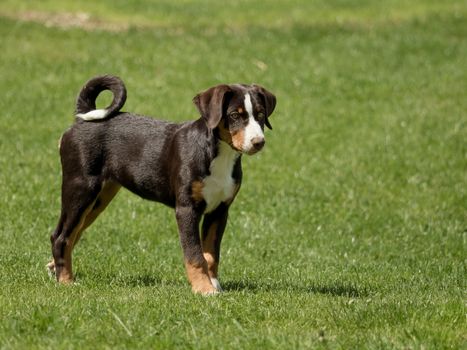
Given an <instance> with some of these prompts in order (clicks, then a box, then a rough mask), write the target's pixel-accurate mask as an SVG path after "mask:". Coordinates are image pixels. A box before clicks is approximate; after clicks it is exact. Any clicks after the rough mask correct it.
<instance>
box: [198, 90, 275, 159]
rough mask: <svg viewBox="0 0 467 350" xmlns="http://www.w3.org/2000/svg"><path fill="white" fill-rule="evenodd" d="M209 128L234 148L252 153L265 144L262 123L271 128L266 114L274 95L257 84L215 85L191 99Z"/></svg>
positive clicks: (273, 103) (270, 110)
mask: <svg viewBox="0 0 467 350" xmlns="http://www.w3.org/2000/svg"><path fill="white" fill-rule="evenodd" d="M193 102H194V103H195V105H196V107H198V110H199V112H200V113H201V116H202V118H203V119H204V121H205V122H206V125H207V126H208V128H210V129H212V130H216V132H217V133H218V135H219V137H220V138H221V140H222V141H225V142H227V143H228V144H229V145H230V146H231V147H232V148H233V149H235V150H236V151H238V152H241V153H246V154H255V153H256V152H258V151H260V150H261V149H262V148H263V146H264V144H265V140H264V126H265V125H266V126H267V127H268V128H269V129H272V126H271V123H270V122H269V117H270V115H271V114H272V112H273V111H274V108H275V107H276V97H275V96H274V95H273V94H272V93H270V92H269V91H267V90H266V89H265V88H263V87H261V86H259V85H243V84H235V85H218V86H214V87H212V88H210V89H208V90H206V91H204V92H202V93H200V94H198V95H196V96H195V97H194V98H193Z"/></svg>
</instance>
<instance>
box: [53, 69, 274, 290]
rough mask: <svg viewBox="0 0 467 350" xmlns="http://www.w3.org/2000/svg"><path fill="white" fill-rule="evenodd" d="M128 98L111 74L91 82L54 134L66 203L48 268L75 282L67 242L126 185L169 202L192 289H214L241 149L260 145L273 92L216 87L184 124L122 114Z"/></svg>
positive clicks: (77, 236)
mask: <svg viewBox="0 0 467 350" xmlns="http://www.w3.org/2000/svg"><path fill="white" fill-rule="evenodd" d="M104 90H110V91H111V92H112V93H113V100H112V103H111V104H110V105H109V106H108V107H107V108H106V109H96V105H95V101H96V98H97V96H98V95H99V93H100V92H102V91H104ZM125 100H126V89H125V86H124V84H123V82H122V81H121V80H120V79H119V78H117V77H114V76H109V75H106V76H99V77H95V78H93V79H91V80H90V81H88V82H87V83H86V85H85V86H84V87H83V88H82V90H81V92H80V94H79V95H78V99H77V105H76V122H75V123H74V124H73V126H71V128H69V129H68V130H67V131H66V132H65V133H64V134H63V135H62V138H61V141H60V156H61V163H62V207H61V214H60V219H59V221H58V225H57V227H56V229H55V230H54V232H53V233H52V235H51V242H52V255H53V260H52V261H51V262H50V263H49V264H48V268H49V269H50V271H51V272H52V273H54V274H55V276H56V278H57V280H58V282H62V283H69V282H72V281H73V273H72V263H71V261H72V259H71V256H72V251H73V247H74V246H75V245H76V243H77V242H78V240H79V239H80V237H81V235H82V233H83V231H84V230H85V229H86V228H87V227H88V226H89V225H91V224H92V223H93V222H94V220H95V219H96V218H97V216H98V215H99V214H100V213H101V212H102V211H103V210H104V209H105V208H106V207H107V205H108V204H109V202H110V201H111V200H112V198H114V196H115V195H116V194H117V192H118V190H119V189H120V188H121V187H125V188H127V189H128V190H130V191H131V192H133V193H135V194H137V195H139V196H141V197H142V198H145V199H149V200H153V201H157V202H160V203H163V204H166V205H168V206H170V207H172V208H174V209H175V216H176V219H177V224H178V229H179V233H180V241H181V246H182V249H183V255H184V262H185V268H186V272H187V275H188V279H189V281H190V283H191V287H192V290H193V291H194V292H195V293H202V294H213V293H217V292H219V291H220V290H221V286H220V284H219V281H218V277H217V276H218V265H219V256H220V244H221V239H222V235H223V233H224V229H225V226H226V222H227V215H228V210H229V206H230V205H231V204H232V201H233V200H234V198H235V196H236V195H237V192H238V190H239V188H240V184H241V181H242V166H241V158H242V154H249V155H251V154H255V153H257V152H259V151H260V150H261V149H262V148H263V147H264V144H265V140H264V132H263V131H264V125H266V126H267V127H269V128H271V124H270V123H269V117H270V115H271V113H272V112H273V110H274V107H275V105H276V98H275V96H274V95H273V94H272V93H270V92H269V91H267V90H266V89H264V88H263V87H261V86H258V85H243V84H235V85H218V86H215V87H212V88H210V89H208V90H206V91H204V92H202V93H200V94H198V95H197V96H195V98H194V99H193V102H194V103H195V105H196V107H197V108H198V110H199V112H200V114H201V117H200V118H199V119H197V120H194V121H188V122H184V123H180V124H176V123H170V122H166V121H160V120H155V119H153V118H148V117H143V116H138V115H134V114H131V113H127V112H120V108H122V106H123V104H124V103H125ZM200 226H201V228H200Z"/></svg>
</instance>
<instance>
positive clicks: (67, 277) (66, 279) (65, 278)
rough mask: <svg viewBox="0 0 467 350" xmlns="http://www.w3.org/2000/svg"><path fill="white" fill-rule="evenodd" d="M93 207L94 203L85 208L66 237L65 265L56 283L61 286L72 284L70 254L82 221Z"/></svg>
mask: <svg viewBox="0 0 467 350" xmlns="http://www.w3.org/2000/svg"><path fill="white" fill-rule="evenodd" d="M93 206H94V203H92V204H91V205H90V206H89V207H87V208H86V210H85V211H84V213H83V214H82V215H81V218H80V219H79V222H78V224H77V225H76V227H75V228H74V229H73V231H72V232H71V234H70V236H69V237H68V239H67V241H66V245H65V254H64V259H65V264H64V266H63V268H62V269H61V270H60V275H59V276H58V282H60V283H63V284H69V283H72V282H73V272H72V270H73V269H72V263H71V253H72V251H73V247H74V245H75V240H76V237H77V236H78V235H79V232H80V231H81V229H82V227H83V224H84V220H85V218H86V215H88V214H89V212H90V211H91V209H92V207H93Z"/></svg>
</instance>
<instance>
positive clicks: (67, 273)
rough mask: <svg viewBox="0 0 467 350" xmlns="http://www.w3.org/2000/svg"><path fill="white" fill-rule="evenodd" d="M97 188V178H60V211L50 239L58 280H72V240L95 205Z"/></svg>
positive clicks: (98, 183) (98, 188)
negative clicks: (69, 179) (55, 227)
mask: <svg viewBox="0 0 467 350" xmlns="http://www.w3.org/2000/svg"><path fill="white" fill-rule="evenodd" d="M100 188H101V185H100V182H99V181H97V180H96V179H92V178H91V179H90V178H74V179H72V180H71V181H64V182H63V186H62V214H61V217H60V220H59V224H58V225H57V229H56V230H55V231H54V233H53V234H52V239H51V240H52V254H53V259H54V260H53V266H54V268H55V275H56V277H57V280H58V281H59V282H62V283H69V282H72V281H73V272H72V261H71V255H72V251H73V247H74V242H75V240H76V238H77V237H78V235H79V233H80V231H81V230H82V228H83V225H84V223H85V219H86V216H87V215H88V214H89V213H90V212H91V211H92V208H93V207H94V205H95V202H96V200H97V197H98V194H99V192H100Z"/></svg>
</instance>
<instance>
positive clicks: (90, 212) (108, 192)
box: [47, 182, 121, 283]
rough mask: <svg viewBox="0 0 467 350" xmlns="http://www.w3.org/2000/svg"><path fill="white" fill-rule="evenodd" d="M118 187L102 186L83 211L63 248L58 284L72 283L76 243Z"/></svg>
mask: <svg viewBox="0 0 467 350" xmlns="http://www.w3.org/2000/svg"><path fill="white" fill-rule="evenodd" d="M120 187H121V186H120V185H119V184H117V183H114V182H106V183H104V184H103V186H102V189H101V191H100V192H99V195H98V196H97V197H96V200H95V201H94V202H93V203H92V204H91V205H90V206H89V207H88V208H86V210H85V211H84V213H83V215H82V216H81V218H80V220H79V223H78V225H76V227H75V229H74V230H73V232H72V233H71V235H70V237H68V240H67V243H66V246H65V254H64V255H65V266H64V268H63V269H62V271H61V273H60V276H58V281H59V282H60V283H71V282H73V272H72V257H71V256H72V252H73V248H74V246H75V245H76V243H77V242H78V241H79V239H80V238H81V236H82V234H83V231H84V230H85V229H86V228H87V227H89V226H90V225H91V224H92V223H93V222H94V220H95V219H96V218H97V217H98V216H99V214H100V213H102V212H103V211H104V209H105V208H106V207H107V205H108V204H109V203H110V201H111V200H112V199H113V198H114V197H115V195H116V194H117V192H118V190H119V189H120ZM97 201H99V206H98V207H97V208H94V205H95V204H96V202H97ZM51 264H53V265H52V266H53V269H55V262H54V261H53V260H52V262H50V263H49V264H48V265H47V267H48V268H49V269H50V270H52V269H51Z"/></svg>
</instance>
